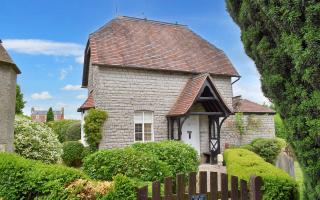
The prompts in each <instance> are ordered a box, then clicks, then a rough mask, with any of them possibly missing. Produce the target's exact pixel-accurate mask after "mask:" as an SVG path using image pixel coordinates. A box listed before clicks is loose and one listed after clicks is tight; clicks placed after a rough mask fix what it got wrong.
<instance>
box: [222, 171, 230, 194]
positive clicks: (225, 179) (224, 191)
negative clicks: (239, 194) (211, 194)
mask: <svg viewBox="0 0 320 200" xmlns="http://www.w3.org/2000/svg"><path fill="white" fill-rule="evenodd" d="M220 188H221V200H228V199H229V194H228V193H229V192H228V175H227V174H225V173H221V187H220Z"/></svg>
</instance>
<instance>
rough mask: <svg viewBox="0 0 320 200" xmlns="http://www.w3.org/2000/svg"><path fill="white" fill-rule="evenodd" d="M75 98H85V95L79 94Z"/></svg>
mask: <svg viewBox="0 0 320 200" xmlns="http://www.w3.org/2000/svg"><path fill="white" fill-rule="evenodd" d="M76 98H77V99H86V98H87V95H84V94H79V95H78V96H77V97H76Z"/></svg>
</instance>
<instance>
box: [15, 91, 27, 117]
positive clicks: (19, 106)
mask: <svg viewBox="0 0 320 200" xmlns="http://www.w3.org/2000/svg"><path fill="white" fill-rule="evenodd" d="M25 104H26V102H25V101H24V100H23V94H22V92H21V89H20V86H19V85H17V86H16V114H22V109H23V108H24V106H25Z"/></svg>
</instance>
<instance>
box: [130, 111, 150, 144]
mask: <svg viewBox="0 0 320 200" xmlns="http://www.w3.org/2000/svg"><path fill="white" fill-rule="evenodd" d="M146 112H149V113H151V118H152V120H151V140H148V141H145V140H144V134H145V132H144V124H145V123H144V114H145V113H146ZM136 113H142V124H141V125H142V140H136V122H135V121H134V117H135V115H136ZM153 117H154V112H153V111H150V110H136V111H134V115H133V139H134V142H142V143H144V142H154V119H153Z"/></svg>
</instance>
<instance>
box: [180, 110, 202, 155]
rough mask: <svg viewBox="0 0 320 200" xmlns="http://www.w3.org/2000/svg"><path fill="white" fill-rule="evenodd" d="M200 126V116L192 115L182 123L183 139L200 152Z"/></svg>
mask: <svg viewBox="0 0 320 200" xmlns="http://www.w3.org/2000/svg"><path fill="white" fill-rule="evenodd" d="M199 132H200V127H199V116H198V115H191V116H189V117H188V118H187V120H186V121H185V122H184V124H183V125H182V135H181V140H182V141H183V142H185V143H187V144H190V145H191V146H192V147H193V148H195V149H196V150H197V151H198V154H200V134H199Z"/></svg>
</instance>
